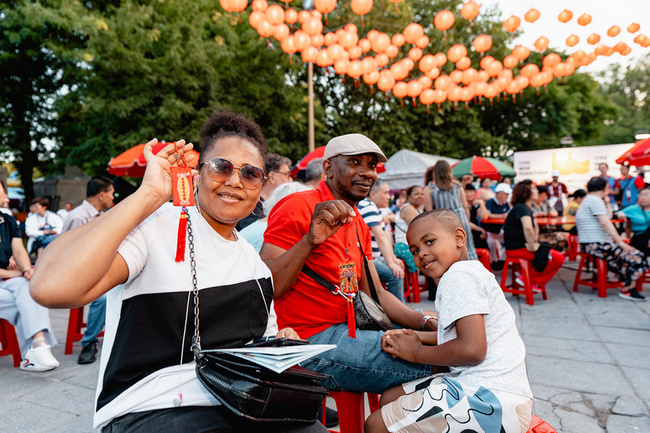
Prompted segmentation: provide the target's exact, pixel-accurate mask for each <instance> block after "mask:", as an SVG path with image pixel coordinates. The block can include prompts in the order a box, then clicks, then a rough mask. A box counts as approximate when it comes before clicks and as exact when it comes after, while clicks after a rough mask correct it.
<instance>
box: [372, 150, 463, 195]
mask: <svg viewBox="0 0 650 433" xmlns="http://www.w3.org/2000/svg"><path fill="white" fill-rule="evenodd" d="M441 159H442V160H444V161H447V162H448V163H449V164H450V165H453V164H454V163H455V162H457V161H458V160H457V159H455V158H447V157H444V156H436V155H429V154H427V153H421V152H415V151H413V150H407V149H402V150H399V151H397V152H395V154H393V156H391V157H390V158H388V161H387V162H386V163H385V164H384V166H385V167H386V171H385V172H383V173H380V174H379V176H378V177H379V179H381V180H383V181H386V182H388V186H389V187H390V189H404V188H408V187H409V186H413V185H421V186H424V172H425V171H427V168H429V167H430V166H432V165H435V164H436V162H438V161H439V160H441Z"/></svg>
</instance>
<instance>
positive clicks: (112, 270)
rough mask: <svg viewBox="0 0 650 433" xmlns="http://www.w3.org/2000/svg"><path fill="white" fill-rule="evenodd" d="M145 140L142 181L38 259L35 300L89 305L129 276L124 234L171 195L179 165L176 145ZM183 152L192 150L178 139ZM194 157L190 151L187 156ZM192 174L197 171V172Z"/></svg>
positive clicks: (49, 304)
mask: <svg viewBox="0 0 650 433" xmlns="http://www.w3.org/2000/svg"><path fill="white" fill-rule="evenodd" d="M156 143H157V140H155V139H154V140H152V141H150V142H149V143H147V144H146V146H145V148H144V155H145V159H146V161H147V169H146V171H145V175H144V178H143V180H142V185H141V186H140V188H138V190H137V191H136V192H135V193H133V194H131V195H130V196H129V197H127V198H126V199H125V200H123V201H122V202H120V203H119V204H118V205H117V206H115V208H114V209H113V210H112V211H111V212H107V213H106V214H104V215H102V216H100V217H99V218H96V219H94V220H93V221H90V222H89V223H87V224H85V225H83V226H81V227H78V228H76V229H74V230H70V231H69V232H66V233H63V234H61V235H60V236H58V237H57V238H56V239H55V240H54V241H53V242H52V243H51V244H50V245H48V247H47V248H46V249H45V250H43V254H42V255H41V256H40V257H39V258H38V264H37V265H36V268H35V270H34V275H33V277H32V279H31V283H30V287H29V289H30V293H31V295H32V297H33V298H34V300H35V301H36V302H38V303H39V304H41V305H44V306H46V307H50V308H72V307H78V306H80V305H85V304H88V303H89V302H91V301H93V300H95V299H97V298H98V297H100V296H101V295H103V294H104V293H106V292H108V291H109V290H110V289H112V288H113V287H115V286H116V285H118V284H121V283H123V282H124V281H125V280H126V279H127V277H128V272H129V271H128V267H127V264H126V262H125V261H124V259H123V258H122V256H121V255H119V254H118V253H117V249H118V248H119V246H120V244H121V243H122V241H123V240H124V239H125V238H126V236H127V235H128V234H129V233H130V232H131V231H132V230H133V229H134V228H135V227H137V226H138V225H139V224H140V223H141V222H142V221H144V220H145V219H146V218H147V217H148V216H149V215H151V214H152V213H153V212H154V211H155V210H156V209H158V208H159V207H160V206H162V205H163V204H164V203H165V202H167V201H168V200H170V199H171V197H172V190H171V176H170V168H171V166H172V165H173V164H176V163H177V161H176V149H175V148H174V144H173V143H172V144H169V145H168V146H166V147H165V148H163V149H162V150H160V151H159V152H158V154H157V155H155V156H154V155H153V153H152V148H153V145H155V144H156ZM177 144H178V145H179V149H178V151H179V153H180V154H184V153H187V152H189V151H190V149H192V145H191V144H185V141H183V140H181V141H179V142H177ZM186 160H187V161H188V162H189V161H191V156H189V157H186ZM193 174H196V172H194V173H193Z"/></svg>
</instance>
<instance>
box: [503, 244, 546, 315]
mask: <svg viewBox="0 0 650 433" xmlns="http://www.w3.org/2000/svg"><path fill="white" fill-rule="evenodd" d="M510 265H512V268H511V273H510V284H507V282H508V267H509V266H510ZM531 271H532V263H531V262H530V261H528V260H526V259H520V258H513V257H508V256H507V255H506V262H505V263H504V265H503V273H502V274H501V290H503V291H504V292H505V293H512V294H513V295H515V296H519V295H524V296H525V297H526V304H528V305H535V299H534V297H533V296H534V294H535V292H534V291H533V283H532V280H531V278H530V275H531ZM515 272H519V275H520V277H521V279H522V280H523V282H524V287H520V286H518V285H517V284H515V279H516V276H515ZM540 289H541V290H542V297H543V298H544V300H547V299H548V295H547V294H546V287H545V286H542V287H540Z"/></svg>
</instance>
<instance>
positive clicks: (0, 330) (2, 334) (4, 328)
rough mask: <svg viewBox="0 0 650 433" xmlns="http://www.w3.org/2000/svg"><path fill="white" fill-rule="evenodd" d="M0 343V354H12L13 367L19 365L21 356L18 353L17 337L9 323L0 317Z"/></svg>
mask: <svg viewBox="0 0 650 433" xmlns="http://www.w3.org/2000/svg"><path fill="white" fill-rule="evenodd" d="M0 344H1V345H2V350H0V356H5V355H13V357H14V367H18V366H20V360H21V358H22V356H21V354H20V345H19V344H18V338H17V337H16V330H15V329H14V326H13V325H12V324H11V323H9V322H7V321H6V320H4V319H0Z"/></svg>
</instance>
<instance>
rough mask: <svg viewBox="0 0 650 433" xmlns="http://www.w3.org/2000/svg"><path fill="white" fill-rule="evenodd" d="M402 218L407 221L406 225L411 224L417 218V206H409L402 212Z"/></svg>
mask: <svg viewBox="0 0 650 433" xmlns="http://www.w3.org/2000/svg"><path fill="white" fill-rule="evenodd" d="M400 216H401V217H402V219H403V220H404V221H406V224H411V221H413V218H415V217H416V216H417V212H416V211H415V206H413V205H410V204H407V205H406V206H404V207H403V208H402V210H401V211H400Z"/></svg>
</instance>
